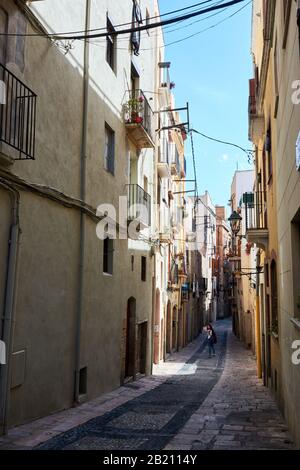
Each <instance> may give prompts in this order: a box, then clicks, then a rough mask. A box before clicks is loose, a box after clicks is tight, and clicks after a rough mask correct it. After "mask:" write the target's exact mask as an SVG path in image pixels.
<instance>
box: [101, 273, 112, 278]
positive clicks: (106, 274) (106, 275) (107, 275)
mask: <svg viewBox="0 0 300 470" xmlns="http://www.w3.org/2000/svg"><path fill="white" fill-rule="evenodd" d="M103 276H105V277H113V275H112V274H110V273H103Z"/></svg>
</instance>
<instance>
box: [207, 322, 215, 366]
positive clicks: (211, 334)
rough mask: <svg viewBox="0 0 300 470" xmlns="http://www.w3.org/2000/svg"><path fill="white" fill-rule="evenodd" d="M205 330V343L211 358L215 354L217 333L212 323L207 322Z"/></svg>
mask: <svg viewBox="0 0 300 470" xmlns="http://www.w3.org/2000/svg"><path fill="white" fill-rule="evenodd" d="M206 331H207V344H208V354H209V357H210V358H211V357H212V356H215V355H216V351H215V344H216V343H217V335H216V332H215V330H214V329H213V327H212V325H211V324H210V323H209V324H208V325H207V327H206Z"/></svg>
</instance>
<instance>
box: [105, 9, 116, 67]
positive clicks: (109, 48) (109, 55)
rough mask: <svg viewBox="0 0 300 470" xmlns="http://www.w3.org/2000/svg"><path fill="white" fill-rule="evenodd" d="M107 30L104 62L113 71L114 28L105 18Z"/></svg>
mask: <svg viewBox="0 0 300 470" xmlns="http://www.w3.org/2000/svg"><path fill="white" fill-rule="evenodd" d="M106 28H107V32H108V33H110V34H109V35H108V36H106V62H107V63H108V64H109V66H110V68H111V69H112V70H113V71H114V72H115V71H116V40H117V39H116V36H115V34H114V33H115V28H114V27H113V25H112V23H111V21H110V20H109V19H108V18H107V20H106Z"/></svg>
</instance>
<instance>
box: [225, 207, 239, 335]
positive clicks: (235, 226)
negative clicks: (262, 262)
mask: <svg viewBox="0 0 300 470" xmlns="http://www.w3.org/2000/svg"><path fill="white" fill-rule="evenodd" d="M228 221H229V222H230V228H231V231H232V234H233V237H232V248H233V254H234V256H236V237H237V234H238V233H239V231H240V228H241V221H242V217H241V216H240V214H239V213H238V212H237V211H233V213H232V214H231V216H230V217H229V219H228ZM235 264H236V263H235V262H234V265H235ZM234 267H235V266H234ZM235 283H236V273H235V270H233V272H232V297H233V303H232V327H233V332H234V334H235V335H236V336H237V337H239V315H238V304H237V292H236V288H235V285H236V284H235Z"/></svg>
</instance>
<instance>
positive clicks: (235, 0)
mask: <svg viewBox="0 0 300 470" xmlns="http://www.w3.org/2000/svg"><path fill="white" fill-rule="evenodd" d="M244 1H245V0H231V1H228V2H226V3H224V4H223V3H222V5H215V6H212V7H208V8H204V9H201V10H199V11H195V12H192V13H187V14H185V15H182V16H179V17H175V18H171V19H167V20H163V21H159V22H157V23H152V24H151V23H150V24H146V25H143V26H137V27H135V28H126V29H121V30H115V31H114V32H113V34H112V33H111V32H108V31H106V32H104V33H93V34H86V33H85V34H83V35H74V36H72V35H56V34H51V35H49V34H47V35H40V34H37V35H36V34H32V33H31V34H30V33H29V34H18V36H21V37H27V36H37V37H45V38H47V39H49V38H52V39H59V40H80V39H93V38H101V37H105V38H106V37H109V36H112V35H113V36H118V35H123V34H128V33H135V32H139V31H145V30H150V29H154V28H159V27H162V26H165V25H168V24H173V23H177V22H178V21H185V20H188V19H190V18H193V17H196V16H200V15H203V14H205V13H209V12H211V11H215V10H219V9H223V8H228V7H230V6H233V5H236V4H238V3H241V2H244ZM2 35H4V36H7V35H11V33H3V34H2ZM12 36H15V34H12Z"/></svg>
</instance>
